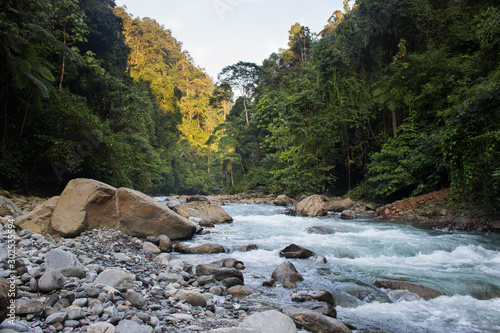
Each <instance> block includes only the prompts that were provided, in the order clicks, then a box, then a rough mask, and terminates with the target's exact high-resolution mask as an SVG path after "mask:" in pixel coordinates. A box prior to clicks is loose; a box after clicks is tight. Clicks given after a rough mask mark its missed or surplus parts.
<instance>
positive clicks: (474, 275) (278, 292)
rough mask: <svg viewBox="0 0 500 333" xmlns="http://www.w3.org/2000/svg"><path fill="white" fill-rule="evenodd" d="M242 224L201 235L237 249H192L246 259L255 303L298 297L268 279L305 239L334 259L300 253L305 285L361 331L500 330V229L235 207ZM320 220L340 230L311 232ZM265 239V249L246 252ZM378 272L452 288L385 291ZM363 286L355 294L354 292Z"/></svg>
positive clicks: (278, 302)
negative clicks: (428, 292) (427, 296)
mask: <svg viewBox="0 0 500 333" xmlns="http://www.w3.org/2000/svg"><path fill="white" fill-rule="evenodd" d="M224 209H226V211H227V212H228V213H229V214H230V215H231V216H232V217H233V218H234V223H232V224H223V225H218V226H216V227H215V228H213V229H210V230H211V231H212V233H211V234H208V235H203V236H196V238H195V239H194V241H195V242H215V243H219V244H222V245H224V246H225V247H226V248H228V249H229V250H230V252H231V253H230V254H218V255H207V256H192V258H190V260H189V262H191V263H201V262H207V261H213V260H217V259H220V258H223V257H233V258H236V259H239V260H242V261H243V262H244V263H245V266H246V269H245V270H244V277H245V284H246V285H249V286H252V287H255V288H257V289H260V290H262V291H263V293H262V294H260V295H255V296H250V298H249V299H248V300H249V302H250V303H251V304H253V305H260V306H264V307H274V308H279V307H281V306H283V305H284V304H292V301H291V300H290V293H291V292H292V291H293V290H290V289H284V288H282V287H279V286H278V287H274V288H267V287H262V286H261V284H262V282H263V281H264V280H265V279H269V278H270V276H271V273H272V271H273V270H274V268H276V266H278V265H279V264H280V263H282V262H284V261H285V259H284V258H280V257H279V251H280V250H281V249H283V248H284V247H285V246H287V245H289V244H291V243H295V244H298V245H300V246H303V247H306V248H308V249H310V250H312V251H314V252H315V253H316V254H317V255H318V256H324V257H326V259H327V263H318V262H316V261H314V260H310V259H307V260H304V259H294V260H291V261H292V262H293V263H294V265H295V266H296V267H297V269H298V271H299V272H300V273H301V274H302V275H303V276H304V281H303V282H300V283H299V284H298V288H299V289H307V288H310V289H323V290H328V291H330V292H332V293H333V294H334V297H335V299H336V301H337V303H339V304H340V305H337V307H336V308H337V311H338V317H339V319H341V320H345V321H346V322H349V323H352V324H353V325H355V326H357V327H358V328H359V329H366V330H383V331H385V332H500V236H499V235H498V234H475V233H455V232H441V231H434V230H426V229H419V228H416V227H413V226H411V225H407V224H395V223H383V222H375V221H372V220H369V219H368V218H365V219H363V218H361V219H358V220H355V221H343V220H340V219H339V218H338V217H322V218H306V217H291V216H286V215H282V214H280V213H281V212H282V210H283V209H282V208H279V207H275V206H267V205H248V204H230V205H227V206H224ZM311 226H330V227H333V228H334V229H335V230H336V233H335V234H331V235H318V234H308V233H307V232H306V229H307V228H308V227H311ZM247 244H256V245H258V247H259V250H257V251H250V252H240V251H235V249H236V248H237V247H239V246H241V245H247ZM377 278H388V279H398V280H405V281H410V282H414V283H418V284H421V285H424V286H427V287H431V288H434V289H437V290H439V291H441V292H443V293H444V294H445V296H440V297H438V298H435V299H433V300H430V301H425V300H423V299H420V298H418V297H416V295H414V294H410V293H407V292H406V293H401V292H396V291H388V290H385V291H384V290H380V289H377V288H375V287H374V286H373V282H374V280H375V279H377ZM353 291H357V295H358V296H359V294H362V295H363V296H362V297H361V298H362V299H363V300H361V299H359V298H355V297H353V296H351V295H350V294H349V293H348V292H351V293H353Z"/></svg>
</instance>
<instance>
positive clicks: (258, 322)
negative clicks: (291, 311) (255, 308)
mask: <svg viewBox="0 0 500 333" xmlns="http://www.w3.org/2000/svg"><path fill="white" fill-rule="evenodd" d="M239 328H247V329H256V330H259V331H260V332H262V333H294V332H297V328H296V326H295V323H294V322H293V320H292V319H291V318H290V317H288V316H287V315H285V314H283V313H281V312H279V311H276V310H269V311H264V312H258V313H254V314H252V315H250V316H248V317H247V318H245V319H244V320H243V321H242V322H241V324H240V325H239Z"/></svg>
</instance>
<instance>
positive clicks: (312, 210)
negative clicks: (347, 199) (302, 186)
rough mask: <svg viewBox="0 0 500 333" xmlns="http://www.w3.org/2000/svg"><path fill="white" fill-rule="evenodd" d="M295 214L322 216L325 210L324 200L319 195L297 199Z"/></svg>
mask: <svg viewBox="0 0 500 333" xmlns="http://www.w3.org/2000/svg"><path fill="white" fill-rule="evenodd" d="M296 207H297V209H296V211H297V214H299V215H302V216H322V215H325V214H326V212H327V209H326V205H325V202H324V201H323V198H322V197H321V196H320V195H313V196H310V197H307V198H305V199H303V200H301V201H299V202H298V203H297V205H296Z"/></svg>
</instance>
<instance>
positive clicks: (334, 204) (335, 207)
mask: <svg viewBox="0 0 500 333" xmlns="http://www.w3.org/2000/svg"><path fill="white" fill-rule="evenodd" d="M353 205H354V201H352V199H351V198H347V199H343V200H337V199H333V200H329V201H328V202H327V204H326V206H327V208H326V209H327V210H328V211H330V212H331V211H333V212H338V213H340V212H342V211H344V210H347V209H349V208H351V207H352V206H353Z"/></svg>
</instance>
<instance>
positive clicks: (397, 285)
mask: <svg viewBox="0 0 500 333" xmlns="http://www.w3.org/2000/svg"><path fill="white" fill-rule="evenodd" d="M373 284H374V285H375V287H377V288H386V289H394V290H397V289H402V290H408V291H410V292H412V293H414V294H417V295H419V296H420V297H422V298H423V299H425V300H427V301H428V300H430V299H432V298H436V297H439V296H442V295H444V294H443V293H442V292H440V291H438V290H436V289H432V288H429V287H424V286H421V285H419V284H416V283H411V282H407V281H397V280H387V279H376V280H375V282H374V283H373Z"/></svg>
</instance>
